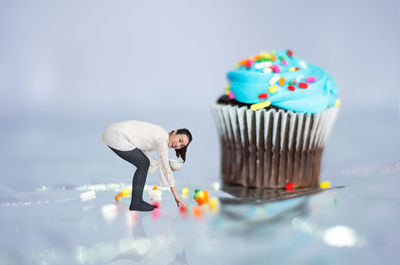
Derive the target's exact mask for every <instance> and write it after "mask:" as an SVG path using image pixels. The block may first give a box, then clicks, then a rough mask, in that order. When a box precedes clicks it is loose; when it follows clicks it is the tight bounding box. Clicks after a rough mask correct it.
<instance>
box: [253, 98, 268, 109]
mask: <svg viewBox="0 0 400 265" xmlns="http://www.w3.org/2000/svg"><path fill="white" fill-rule="evenodd" d="M269 105H271V102H270V101H269V100H266V101H263V102H260V103H257V104H253V105H251V106H250V109H251V110H253V111H256V110H259V109H262V108H266V107H268V106H269Z"/></svg>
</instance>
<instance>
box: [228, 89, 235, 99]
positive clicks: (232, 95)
mask: <svg viewBox="0 0 400 265" xmlns="http://www.w3.org/2000/svg"><path fill="white" fill-rule="evenodd" d="M229 98H230V99H234V98H235V95H234V94H233V92H232V91H229Z"/></svg>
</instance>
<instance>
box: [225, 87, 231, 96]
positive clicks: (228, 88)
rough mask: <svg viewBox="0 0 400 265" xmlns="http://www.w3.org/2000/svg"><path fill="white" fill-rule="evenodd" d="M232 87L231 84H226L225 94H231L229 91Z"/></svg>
mask: <svg viewBox="0 0 400 265" xmlns="http://www.w3.org/2000/svg"><path fill="white" fill-rule="evenodd" d="M230 89H231V87H230V86H229V85H226V86H225V95H229V92H230V91H231V90H230Z"/></svg>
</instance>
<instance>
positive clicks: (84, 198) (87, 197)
mask: <svg viewBox="0 0 400 265" xmlns="http://www.w3.org/2000/svg"><path fill="white" fill-rule="evenodd" d="M80 196H81V200H82V201H88V200H92V199H95V198H96V192H95V191H94V190H91V191H88V192H84V193H81V195H80Z"/></svg>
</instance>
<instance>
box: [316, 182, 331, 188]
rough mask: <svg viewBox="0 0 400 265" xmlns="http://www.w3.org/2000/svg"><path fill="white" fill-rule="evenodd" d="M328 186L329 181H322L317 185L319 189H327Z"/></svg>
mask: <svg viewBox="0 0 400 265" xmlns="http://www.w3.org/2000/svg"><path fill="white" fill-rule="evenodd" d="M329 186H331V183H330V182H329V181H323V182H321V183H320V184H319V187H320V188H321V189H329Z"/></svg>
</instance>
